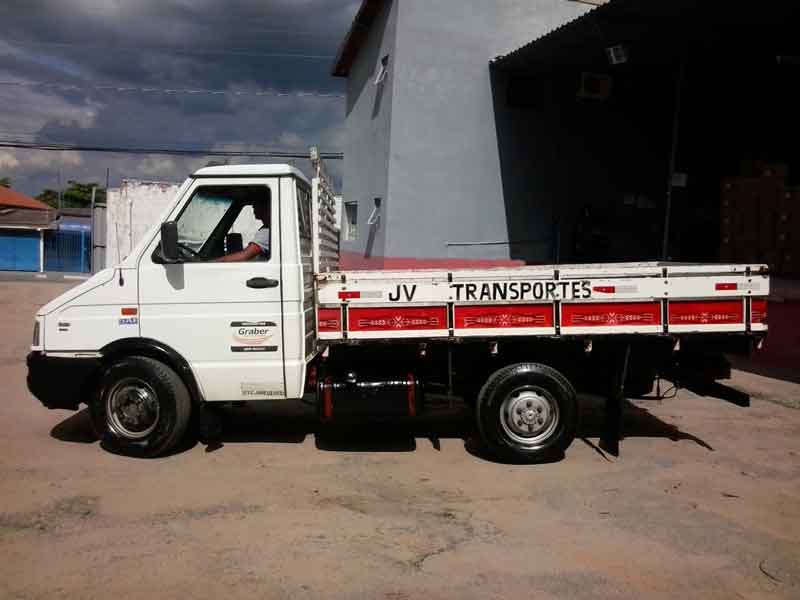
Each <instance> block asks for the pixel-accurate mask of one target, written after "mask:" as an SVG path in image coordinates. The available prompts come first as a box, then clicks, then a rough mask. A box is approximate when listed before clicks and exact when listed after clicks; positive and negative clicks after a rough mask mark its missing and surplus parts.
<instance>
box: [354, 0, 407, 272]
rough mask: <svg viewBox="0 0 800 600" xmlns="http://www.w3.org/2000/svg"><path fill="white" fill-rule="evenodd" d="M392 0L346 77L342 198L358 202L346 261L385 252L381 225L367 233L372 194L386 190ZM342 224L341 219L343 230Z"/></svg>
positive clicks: (376, 259) (377, 259)
mask: <svg viewBox="0 0 800 600" xmlns="http://www.w3.org/2000/svg"><path fill="white" fill-rule="evenodd" d="M397 5H398V3H397V2H396V1H394V0H392V1H390V2H386V3H385V4H384V8H383V10H382V11H381V13H380V15H379V16H378V18H377V20H376V21H375V23H374V24H373V25H372V28H371V30H370V33H369V36H368V38H367V41H366V43H365V44H364V46H363V47H362V48H361V51H360V52H359V54H358V57H357V58H356V60H355V62H354V64H353V66H352V68H351V70H350V75H349V77H348V80H347V116H346V129H345V143H344V154H345V157H346V158H345V161H344V183H343V190H342V196H343V199H344V201H345V202H357V203H358V239H356V240H350V241H348V240H346V239H345V237H344V235H343V236H342V240H343V241H342V244H341V247H342V248H341V249H342V256H343V260H344V264H345V265H347V264H349V265H353V266H358V265H361V264H362V263H364V264H369V263H371V264H372V265H373V266H377V267H379V266H381V264H382V263H381V259H382V257H383V256H384V254H385V250H384V248H385V244H386V241H385V239H386V228H385V227H381V228H378V229H377V230H375V231H373V232H372V233H373V235H372V236H370V228H369V227H368V226H367V219H368V218H369V216H370V214H371V213H372V210H373V208H374V199H375V198H381V200H382V202H383V203H385V202H386V200H387V196H388V177H389V149H390V143H391V135H390V123H391V118H392V104H393V89H394V65H393V63H394V61H395V35H396V26H397ZM387 55H388V56H389V61H390V64H389V69H388V71H387V74H386V78H385V79H384V81H383V82H382V83H381V84H379V85H376V84H375V83H374V80H375V74H376V68H377V67H378V64H379V63H380V60H381V58H383V57H384V56H387ZM384 210H385V208H384ZM343 214H344V212H343ZM345 216H346V215H345ZM345 229H346V227H345V226H344V225H343V227H342V231H343V233H344V230H345ZM365 254H369V255H370V257H369V258H368V257H365Z"/></svg>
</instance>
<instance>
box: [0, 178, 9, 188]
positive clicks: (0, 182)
mask: <svg viewBox="0 0 800 600" xmlns="http://www.w3.org/2000/svg"><path fill="white" fill-rule="evenodd" d="M0 187H4V188H10V187H11V179H10V178H8V177H0Z"/></svg>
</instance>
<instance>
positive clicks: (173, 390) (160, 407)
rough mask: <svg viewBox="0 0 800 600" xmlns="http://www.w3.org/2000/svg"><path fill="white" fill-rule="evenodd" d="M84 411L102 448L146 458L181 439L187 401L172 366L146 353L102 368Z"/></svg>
mask: <svg viewBox="0 0 800 600" xmlns="http://www.w3.org/2000/svg"><path fill="white" fill-rule="evenodd" d="M89 412H90V414H91V417H92V425H93V427H94V429H95V432H96V433H97V436H98V437H99V438H100V440H101V443H102V445H103V447H104V448H106V449H107V450H109V451H111V452H114V453H117V454H124V455H126V456H136V457H146V458H152V457H156V456H161V455H163V454H166V453H168V452H169V451H170V450H172V449H174V448H175V446H176V445H177V444H178V443H179V442H180V441H181V440H182V439H183V437H184V435H185V433H186V430H187V426H188V424H189V418H190V416H191V412H192V402H191V398H190V396H189V390H188V389H187V388H186V385H185V384H184V383H183V381H182V380H181V378H180V377H179V376H178V375H177V374H176V373H175V371H173V370H172V369H170V368H169V367H168V366H166V365H165V364H163V363H161V362H159V361H157V360H153V359H152V358H146V357H143V356H130V357H127V358H123V359H121V360H119V361H118V362H116V363H114V364H113V365H111V366H110V367H109V368H108V370H106V372H105V373H104V375H103V378H102V380H101V382H100V385H99V387H98V390H97V393H96V394H95V396H94V398H93V400H92V403H91V404H90V405H89Z"/></svg>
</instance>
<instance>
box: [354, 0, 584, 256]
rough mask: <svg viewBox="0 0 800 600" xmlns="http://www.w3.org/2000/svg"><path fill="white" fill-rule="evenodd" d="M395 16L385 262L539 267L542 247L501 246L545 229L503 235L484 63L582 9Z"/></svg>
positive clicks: (463, 5) (516, 7)
mask: <svg viewBox="0 0 800 600" xmlns="http://www.w3.org/2000/svg"><path fill="white" fill-rule="evenodd" d="M398 9H399V10H398V21H397V48H396V60H395V61H394V69H395V73H394V77H395V80H394V101H393V105H392V115H391V118H392V123H391V162H390V165H389V199H388V206H387V213H388V217H389V218H388V223H387V224H386V226H387V228H388V233H387V235H388V242H387V254H389V255H391V256H409V257H422V258H427V257H447V258H451V259H475V258H481V259H500V260H503V259H508V258H510V257H516V256H520V257H524V258H529V259H532V260H536V259H540V260H544V259H546V258H547V256H548V255H549V246H548V245H546V244H544V245H543V244H541V243H535V244H530V243H527V242H525V243H522V244H514V245H513V246H514V247H513V248H512V245H511V244H509V242H514V241H517V242H520V241H523V240H529V239H531V238H540V237H542V236H544V235H546V234H547V233H548V232H549V227H550V223H549V221H550V219H549V215H546V214H545V215H543V216H542V217H539V216H536V217H535V218H532V219H528V221H527V224H528V227H527V228H526V229H525V230H519V228H510V227H509V219H508V218H507V215H506V204H507V203H506V202H505V201H504V189H503V182H502V178H501V170H500V158H499V155H500V149H499V148H498V137H497V133H496V130H495V116H494V111H493V101H492V87H491V81H490V72H489V61H490V60H491V59H492V58H493V57H495V56H497V55H499V54H502V53H506V52H509V51H511V50H513V49H515V48H517V47H519V46H521V45H524V44H526V43H528V42H530V41H531V40H532V39H536V38H537V37H539V36H541V35H543V34H544V33H546V32H548V31H550V30H552V29H553V28H555V27H557V26H558V25H560V24H561V23H564V22H566V21H568V20H571V19H572V18H574V17H576V16H578V15H580V14H582V13H583V12H585V10H586V7H585V6H581V5H580V4H577V3H571V2H563V1H561V0H498V1H496V2H485V1H484V0H441V1H438V2H435V3H432V2H427V1H424V0H403V1H402V2H400V3H399V7H398ZM350 127H351V124H350V123H348V128H350ZM348 159H349V157H347V158H346V161H347V160H348ZM346 197H347V196H346ZM536 209H537V206H536V204H535V202H534V204H532V205H531V210H532V211H534V210H536ZM494 242H501V243H499V244H495V243H494ZM486 243H490V244H491V245H485V244H486ZM452 244H459V245H452ZM512 250H513V252H512ZM523 255H524V256H523Z"/></svg>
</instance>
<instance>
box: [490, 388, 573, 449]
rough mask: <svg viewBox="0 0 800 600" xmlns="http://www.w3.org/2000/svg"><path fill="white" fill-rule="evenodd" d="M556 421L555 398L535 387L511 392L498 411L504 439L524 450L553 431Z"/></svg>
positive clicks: (544, 438)
mask: <svg viewBox="0 0 800 600" xmlns="http://www.w3.org/2000/svg"><path fill="white" fill-rule="evenodd" d="M558 420H559V411H558V403H557V402H556V401H555V398H553V396H552V395H551V394H550V393H549V392H548V391H546V390H543V389H541V388H538V387H522V388H517V389H515V390H514V391H512V392H511V393H510V394H509V395H508V396H507V397H506V399H505V400H504V401H503V404H502V405H501V407H500V423H501V425H502V426H503V430H504V431H505V433H506V435H507V436H508V437H510V438H511V439H512V440H514V441H515V442H517V443H518V444H522V445H524V446H536V445H539V444H541V443H542V442H543V441H544V440H546V439H547V438H548V437H550V436H551V435H552V434H553V432H554V431H555V430H556V428H557V427H558Z"/></svg>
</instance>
